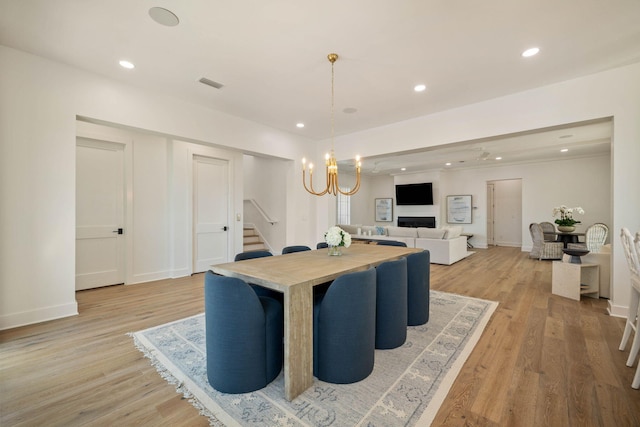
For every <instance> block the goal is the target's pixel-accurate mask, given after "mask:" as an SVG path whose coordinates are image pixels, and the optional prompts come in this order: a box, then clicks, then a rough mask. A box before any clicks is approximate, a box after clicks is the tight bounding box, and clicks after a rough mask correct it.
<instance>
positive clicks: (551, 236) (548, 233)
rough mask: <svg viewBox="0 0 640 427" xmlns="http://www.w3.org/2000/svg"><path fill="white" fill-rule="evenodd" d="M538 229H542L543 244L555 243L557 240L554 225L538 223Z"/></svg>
mask: <svg viewBox="0 0 640 427" xmlns="http://www.w3.org/2000/svg"><path fill="white" fill-rule="evenodd" d="M540 227H542V234H543V235H544V240H545V242H555V241H556V240H557V236H556V226H555V225H553V224H552V223H550V222H547V221H545V222H541V223H540Z"/></svg>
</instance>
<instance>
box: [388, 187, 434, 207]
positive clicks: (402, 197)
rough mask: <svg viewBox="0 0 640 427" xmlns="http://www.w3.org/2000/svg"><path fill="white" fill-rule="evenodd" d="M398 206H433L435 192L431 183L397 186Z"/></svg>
mask: <svg viewBox="0 0 640 427" xmlns="http://www.w3.org/2000/svg"><path fill="white" fill-rule="evenodd" d="M396 204H397V205H399V206H400V205H433V191H432V185H431V183H430V182H423V183H421V184H399V185H396Z"/></svg>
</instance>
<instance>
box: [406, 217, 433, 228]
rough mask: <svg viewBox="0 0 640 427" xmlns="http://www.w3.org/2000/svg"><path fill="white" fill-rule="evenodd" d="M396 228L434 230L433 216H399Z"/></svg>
mask: <svg viewBox="0 0 640 427" xmlns="http://www.w3.org/2000/svg"><path fill="white" fill-rule="evenodd" d="M398 227H414V228H415V227H427V228H436V217H435V216H399V217H398Z"/></svg>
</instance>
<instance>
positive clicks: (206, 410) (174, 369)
mask: <svg viewBox="0 0 640 427" xmlns="http://www.w3.org/2000/svg"><path fill="white" fill-rule="evenodd" d="M497 306H498V303H496V302H492V301H485V300H480V299H475V298H469V297H464V296H460V295H454V294H448V293H444V292H436V291H431V311H430V315H429V322H428V323H427V324H426V325H422V326H411V327H409V328H408V333H407V341H406V343H405V344H404V345H403V346H401V347H399V348H396V349H393V350H376V353H375V366H374V370H373V373H372V374H371V375H370V376H369V377H367V378H366V379H364V380H363V381H360V382H357V383H354V384H329V383H325V382H322V381H319V380H318V379H314V383H313V385H312V386H311V387H310V388H309V389H308V390H306V391H305V392H304V393H303V394H302V395H300V396H298V397H297V398H296V399H294V400H293V401H292V402H288V401H287V400H286V399H285V398H284V380H283V376H282V373H280V376H278V378H276V379H275V381H273V382H272V383H271V384H269V385H268V386H267V387H265V388H264V389H262V390H258V391H255V392H253V393H246V394H225V393H220V392H218V391H216V390H214V389H213V388H212V387H211V386H210V385H209V383H208V381H207V375H206V354H205V336H204V314H200V315H197V316H193V317H189V318H187V319H182V320H178V321H176V322H172V323H168V324H165V325H160V326H156V327H154V328H150V329H146V330H144V331H140V332H135V333H133V334H131V335H133V338H134V341H135V344H136V346H137V347H138V348H139V349H140V350H141V351H143V352H144V354H145V356H147V357H148V358H149V359H151V362H152V363H153V365H154V366H155V367H156V369H157V370H158V372H159V373H160V374H161V375H162V376H163V378H165V379H166V380H167V381H169V382H170V383H171V384H175V385H176V386H177V390H178V391H179V392H181V393H183V394H184V395H185V396H186V397H187V398H189V399H190V401H191V402H192V403H193V405H194V406H195V407H196V408H198V409H200V411H201V412H202V414H203V415H205V416H207V417H209V419H210V420H211V424H212V425H227V426H340V427H344V426H366V427H373V426H384V427H391V426H428V425H430V424H431V422H432V421H433V418H434V417H435V415H436V413H437V412H438V408H439V407H440V405H441V404H442V401H443V400H444V398H445V397H446V395H447V393H448V391H449V389H450V387H451V385H452V384H453V381H454V380H455V378H456V376H457V375H458V372H459V371H460V369H461V368H462V365H463V364H464V362H465V360H466V359H467V357H468V356H469V354H470V353H471V351H472V350H473V347H474V346H475V344H476V343H477V341H478V339H479V338H480V335H481V334H482V331H483V330H484V328H485V326H486V325H487V322H488V321H489V319H490V317H491V314H492V313H493V312H494V311H495V309H496V307H497Z"/></svg>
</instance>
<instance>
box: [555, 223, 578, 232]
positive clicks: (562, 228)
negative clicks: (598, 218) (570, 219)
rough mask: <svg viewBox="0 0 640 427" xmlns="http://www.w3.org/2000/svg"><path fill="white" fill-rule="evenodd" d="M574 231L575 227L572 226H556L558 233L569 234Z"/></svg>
mask: <svg viewBox="0 0 640 427" xmlns="http://www.w3.org/2000/svg"><path fill="white" fill-rule="evenodd" d="M575 230H576V227H575V226H574V225H559V226H558V231H561V232H563V233H571V232H573V231H575Z"/></svg>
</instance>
